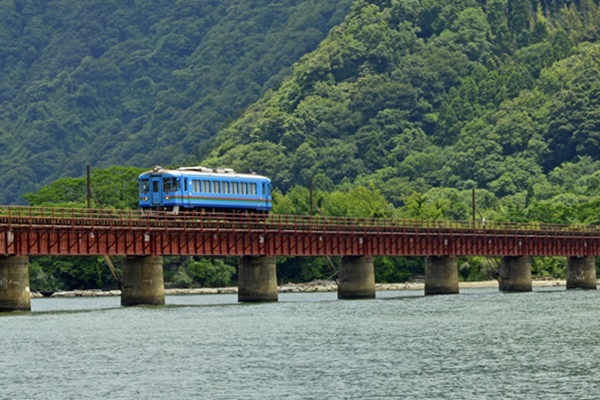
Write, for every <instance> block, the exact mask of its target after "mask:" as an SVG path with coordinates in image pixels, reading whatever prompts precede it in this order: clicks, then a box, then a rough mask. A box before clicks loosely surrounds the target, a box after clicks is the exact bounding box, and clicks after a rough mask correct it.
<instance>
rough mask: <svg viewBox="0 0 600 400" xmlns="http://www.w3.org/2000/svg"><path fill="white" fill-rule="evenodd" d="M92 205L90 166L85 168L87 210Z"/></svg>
mask: <svg viewBox="0 0 600 400" xmlns="http://www.w3.org/2000/svg"><path fill="white" fill-rule="evenodd" d="M91 203H92V182H91V178H90V166H89V164H88V166H87V208H91Z"/></svg>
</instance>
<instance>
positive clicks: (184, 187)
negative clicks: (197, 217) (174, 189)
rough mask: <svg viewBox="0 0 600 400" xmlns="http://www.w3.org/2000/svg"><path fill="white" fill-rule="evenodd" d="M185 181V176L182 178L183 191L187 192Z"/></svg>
mask: <svg viewBox="0 0 600 400" xmlns="http://www.w3.org/2000/svg"><path fill="white" fill-rule="evenodd" d="M187 181H188V180H187V178H185V179H184V180H183V191H184V192H187Z"/></svg>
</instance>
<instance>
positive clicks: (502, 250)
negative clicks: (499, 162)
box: [0, 207, 600, 256]
mask: <svg viewBox="0 0 600 400" xmlns="http://www.w3.org/2000/svg"><path fill="white" fill-rule="evenodd" d="M0 254H11V255H102V256H104V255H152V256H158V255H207V256H209V255H219V256H221V255H239V256H243V255H263V256H278V255H282V256H352V255H366V256H381V255H388V256H444V255H448V256H461V255H482V256H506V255H509V256H522V255H528V256H588V255H591V256H598V255H600V228H599V227H597V226H591V225H552V224H537V223H536V224H516V223H495V222H490V221H487V222H486V225H485V227H484V226H483V225H481V224H479V225H478V223H477V222H476V223H473V222H471V221H427V220H397V219H365V218H360V219H357V218H337V217H315V216H310V217H309V216H306V217H305V216H290V215H274V216H270V217H269V218H267V219H264V218H263V217H259V216H252V215H250V216H246V215H240V214H217V215H215V214H211V215H205V214H186V215H183V216H173V215H168V214H166V213H165V214H164V215H160V216H156V215H154V216H153V217H148V216H145V215H143V214H142V213H141V212H139V211H134V210H88V209H53V208H39V207H38V208H36V207H0Z"/></svg>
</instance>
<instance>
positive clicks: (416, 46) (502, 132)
mask: <svg viewBox="0 0 600 400" xmlns="http://www.w3.org/2000/svg"><path fill="white" fill-rule="evenodd" d="M599 35H600V8H599V7H598V2H596V1H591V0H581V1H536V0H461V1H456V0H436V1H414V0H391V1H385V0H383V1H382V0H371V1H368V0H359V1H356V2H355V3H354V5H353V8H352V11H351V12H350V14H349V16H348V17H347V18H346V20H345V22H344V23H342V24H340V25H339V26H336V27H335V28H334V29H333V30H332V31H331V32H330V34H329V35H328V37H327V39H325V40H324V41H323V42H322V43H321V44H320V46H319V48H318V49H316V50H315V51H314V52H312V53H310V54H307V55H305V56H304V57H303V58H302V59H301V60H300V61H299V62H298V63H297V64H295V65H294V68H293V72H292V75H291V77H290V78H289V79H287V80H286V81H285V82H284V83H283V84H282V86H281V87H280V88H279V89H277V90H273V91H270V92H268V93H267V94H266V95H265V96H264V97H263V98H262V99H261V100H260V101H259V102H258V103H256V104H254V105H253V106H252V107H251V108H250V109H249V110H248V111H247V112H246V113H245V114H244V115H243V116H242V117H241V118H240V119H238V120H237V121H235V122H234V123H232V124H231V125H229V126H228V127H227V128H226V129H224V130H222V131H221V132H220V133H219V135H218V139H217V148H216V149H215V150H214V151H213V152H212V154H211V156H210V157H209V158H208V159H207V160H206V163H207V164H214V165H227V166H232V167H235V168H240V169H245V168H246V169H247V168H254V169H258V170H259V172H261V173H263V174H266V175H269V176H271V177H273V178H274V180H275V183H276V186H278V187H279V188H280V189H281V190H283V191H284V192H285V191H287V190H288V189H290V188H291V187H292V186H293V185H295V184H301V185H303V186H305V187H306V186H308V183H309V180H310V179H311V178H312V179H314V182H315V186H316V187H318V188H321V189H325V190H332V189H334V188H337V189H343V188H348V187H352V186H354V185H357V184H363V185H368V184H373V185H375V187H377V188H379V189H380V190H381V192H382V193H383V194H384V195H385V196H386V198H387V199H388V201H391V202H392V204H393V205H394V206H397V207H398V206H405V205H406V202H407V199H408V198H409V197H410V195H411V193H413V192H417V193H421V194H425V197H426V198H427V199H428V200H429V201H433V200H435V199H440V198H443V199H445V200H448V199H450V200H452V199H458V198H463V199H464V198H465V197H466V196H467V192H470V191H471V189H472V188H477V189H479V190H480V191H481V196H482V197H485V198H486V199H487V200H486V201H487V205H486V207H491V206H490V204H492V203H495V204H496V206H494V207H495V208H503V210H504V211H507V210H513V211H515V212H513V213H512V214H510V216H511V218H513V219H526V218H528V216H531V215H537V214H536V212H538V214H539V212H540V211H539V208H540V207H541V208H544V207H546V206H548V204H546V203H544V202H545V201H547V200H549V199H552V201H553V203H552V207H554V206H555V205H559V206H560V205H572V204H578V203H583V202H586V203H587V202H589V200H590V199H592V198H593V197H594V196H598V195H600V172H598V167H599V166H600V161H599V160H600V151H599V147H598V146H599V141H600V117H599V116H600V111H599V110H600V80H599V78H600V45H599V44H598V43H597V40H598V37H599ZM451 203H452V204H455V203H456V201H454V200H452V201H451ZM534 203H535V204H534ZM534 205H535V207H538V210H537V211H536V210H533V209H532V208H531V207H532V206H534ZM528 207H529V208H528ZM552 207H551V208H552ZM546 208H547V207H546ZM526 211H527V212H529V214H528V215H525V214H526ZM546 211H548V210H546ZM440 212H442V213H445V217H447V218H460V219H466V218H469V213H470V210H469V209H468V207H463V208H462V209H454V210H452V209H450V208H448V207H447V208H446V209H441V210H440ZM548 212H549V213H550V214H552V212H554V211H552V212H550V211H548ZM593 214H594V213H591V214H590V215H588V216H587V217H588V219H587V221H588V222H591V221H597V220H598V216H597V214H596V215H593ZM504 215H505V216H506V215H507V214H506V213H505V214H504ZM571 216H572V215H571ZM537 218H538V219H539V218H546V219H550V220H555V221H556V222H560V221H562V220H568V219H569V217H568V216H566V215H561V216H557V215H545V216H540V215H537ZM571 219H572V218H571Z"/></svg>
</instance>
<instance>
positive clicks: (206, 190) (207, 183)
mask: <svg viewBox="0 0 600 400" xmlns="http://www.w3.org/2000/svg"><path fill="white" fill-rule="evenodd" d="M202 187H203V188H204V190H203V192H204V193H210V181H202Z"/></svg>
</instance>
